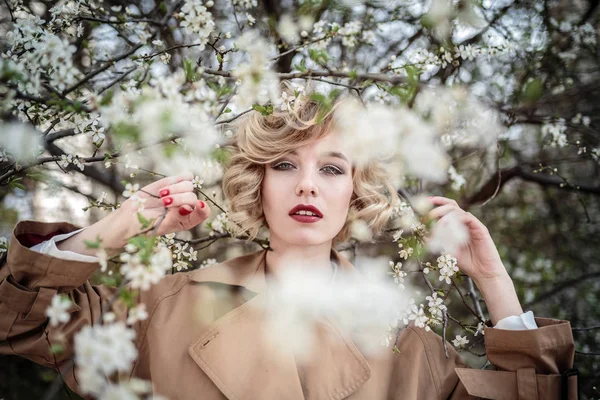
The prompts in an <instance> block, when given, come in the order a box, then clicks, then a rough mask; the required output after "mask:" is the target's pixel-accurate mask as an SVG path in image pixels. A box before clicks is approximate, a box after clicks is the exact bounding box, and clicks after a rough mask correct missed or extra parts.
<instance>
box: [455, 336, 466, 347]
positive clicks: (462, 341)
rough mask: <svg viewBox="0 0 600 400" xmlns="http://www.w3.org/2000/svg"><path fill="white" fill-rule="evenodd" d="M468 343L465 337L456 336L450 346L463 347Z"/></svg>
mask: <svg viewBox="0 0 600 400" xmlns="http://www.w3.org/2000/svg"><path fill="white" fill-rule="evenodd" d="M468 343H469V340H468V339H467V337H466V336H460V335H456V339H452V344H453V345H454V347H458V348H460V347H464V346H466V345H467V344H468Z"/></svg>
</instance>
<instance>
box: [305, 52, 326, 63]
mask: <svg viewBox="0 0 600 400" xmlns="http://www.w3.org/2000/svg"><path fill="white" fill-rule="evenodd" d="M308 55H309V57H310V58H311V60H313V61H314V62H316V63H317V64H320V65H323V64H327V61H329V56H328V55H327V52H326V51H325V50H318V49H308Z"/></svg>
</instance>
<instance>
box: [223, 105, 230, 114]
mask: <svg viewBox="0 0 600 400" xmlns="http://www.w3.org/2000/svg"><path fill="white" fill-rule="evenodd" d="M230 112H231V108H229V107H227V108H225V109H224V110H223V114H227V113H230Z"/></svg>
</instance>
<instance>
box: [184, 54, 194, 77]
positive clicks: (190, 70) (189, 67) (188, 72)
mask: <svg viewBox="0 0 600 400" xmlns="http://www.w3.org/2000/svg"><path fill="white" fill-rule="evenodd" d="M183 70H184V71H185V79H186V81H187V82H193V81H195V80H196V68H195V65H194V62H193V61H192V60H190V59H189V58H186V59H184V60H183Z"/></svg>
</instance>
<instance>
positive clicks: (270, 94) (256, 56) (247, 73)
mask: <svg viewBox="0 0 600 400" xmlns="http://www.w3.org/2000/svg"><path fill="white" fill-rule="evenodd" d="M236 45H237V47H239V48H240V49H241V50H244V51H246V52H247V53H248V55H249V61H248V62H245V63H240V64H239V65H238V66H237V67H236V68H235V69H234V70H233V72H232V75H233V76H234V77H235V78H237V79H238V80H239V82H240V88H239V92H238V103H239V105H240V106H241V107H249V106H251V105H252V104H254V103H258V104H264V103H266V102H268V101H269V100H270V101H271V102H272V103H276V102H277V100H278V99H279V97H280V95H281V93H280V89H279V80H278V78H277V75H276V74H275V72H273V71H272V70H271V68H270V63H271V62H270V60H269V54H271V46H270V44H269V42H267V41H266V40H265V39H264V38H263V37H262V36H261V35H260V34H259V32H258V31H256V30H253V29H252V30H247V31H245V32H244V33H243V34H242V36H240V38H239V39H238V40H237V42H236Z"/></svg>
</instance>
